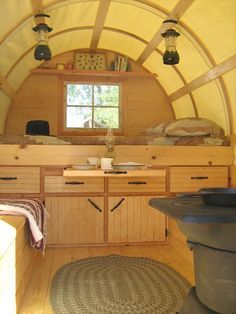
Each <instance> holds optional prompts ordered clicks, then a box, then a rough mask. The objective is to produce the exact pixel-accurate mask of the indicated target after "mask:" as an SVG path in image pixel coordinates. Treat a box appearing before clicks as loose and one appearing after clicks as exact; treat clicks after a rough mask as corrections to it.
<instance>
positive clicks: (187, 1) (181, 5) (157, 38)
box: [136, 0, 195, 64]
mask: <svg viewBox="0 0 236 314" xmlns="http://www.w3.org/2000/svg"><path fill="white" fill-rule="evenodd" d="M194 1H195V0H180V1H179V2H178V3H177V5H176V6H175V7H174V9H173V10H172V11H171V12H170V14H169V15H168V16H167V17H166V20H176V21H178V20H179V19H180V18H181V16H182V15H183V14H184V13H185V11H186V10H187V9H188V8H189V7H190V5H191V4H192V3H193V2H194ZM174 25H175V23H165V24H162V26H161V27H160V28H159V30H158V31H157V32H156V34H155V35H154V36H153V38H152V39H151V41H150V42H149V44H148V45H147V46H146V48H145V49H144V50H143V52H142V53H141V55H140V56H139V57H138V59H137V60H136V61H137V62H138V63H140V64H143V63H144V62H145V60H146V59H147V58H148V57H149V56H150V54H151V53H152V52H153V51H154V50H155V48H156V47H157V46H158V45H159V44H160V42H161V41H162V39H163V38H162V36H161V34H162V33H164V32H165V31H166V30H167V29H169V28H172V27H173V26H174Z"/></svg>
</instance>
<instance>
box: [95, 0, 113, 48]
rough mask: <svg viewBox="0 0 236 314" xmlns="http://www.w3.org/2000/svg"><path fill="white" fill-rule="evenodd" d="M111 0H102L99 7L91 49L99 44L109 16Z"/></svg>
mask: <svg viewBox="0 0 236 314" xmlns="http://www.w3.org/2000/svg"><path fill="white" fill-rule="evenodd" d="M110 4H111V0H101V1H100V3H99V7H98V13H97V17H96V22H95V25H94V30H93V36H92V39H91V45H90V49H91V50H96V49H97V46H98V42H99V39H100V37H101V34H102V30H103V27H104V23H105V20H106V17H107V12H108V10H109V7H110Z"/></svg>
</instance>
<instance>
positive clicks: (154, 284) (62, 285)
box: [50, 255, 190, 314]
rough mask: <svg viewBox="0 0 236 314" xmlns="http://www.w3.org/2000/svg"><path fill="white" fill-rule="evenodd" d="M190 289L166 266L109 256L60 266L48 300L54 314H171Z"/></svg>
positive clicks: (147, 261) (184, 281) (152, 261)
mask: <svg viewBox="0 0 236 314" xmlns="http://www.w3.org/2000/svg"><path fill="white" fill-rule="evenodd" d="M189 289H190V284H189V283H188V282H187V281H186V279H185V278H184V277H182V275H180V274H179V273H177V272H176V271H175V270H173V269H172V268H170V267H169V266H167V265H165V264H162V263H160V262H157V261H155V260H153V259H150V258H146V257H126V256H119V255H109V256H99V257H90V258H85V259H82V260H78V261H75V262H71V263H69V264H65V265H63V266H62V267H61V268H60V269H59V270H58V271H57V273H56V274H55V277H54V278H53V281H52V286H51V296H50V298H51V305H52V308H53V311H54V313H56V314H62V313H63V314H64V313H69V314H72V313H81V314H105V313H112V314H123V313H125V314H129V313H135V314H136V313H137V314H138V313H145V314H146V313H147V314H148V313H150V314H151V313H152V314H153V313H165V314H167V313H168V314H172V313H173V314H174V313H176V312H178V311H179V310H180V308H181V307H182V304H183V298H184V297H185V296H186V295H187V293H188V291H189Z"/></svg>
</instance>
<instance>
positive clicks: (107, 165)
mask: <svg viewBox="0 0 236 314" xmlns="http://www.w3.org/2000/svg"><path fill="white" fill-rule="evenodd" d="M112 164H113V158H101V169H103V170H109V169H112Z"/></svg>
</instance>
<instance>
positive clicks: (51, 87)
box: [5, 52, 174, 136]
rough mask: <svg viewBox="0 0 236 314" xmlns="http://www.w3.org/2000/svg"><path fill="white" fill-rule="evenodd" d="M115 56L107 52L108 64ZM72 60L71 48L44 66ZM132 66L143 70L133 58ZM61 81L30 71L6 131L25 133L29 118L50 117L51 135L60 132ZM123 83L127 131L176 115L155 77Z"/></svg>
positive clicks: (132, 133)
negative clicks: (59, 91)
mask: <svg viewBox="0 0 236 314" xmlns="http://www.w3.org/2000/svg"><path fill="white" fill-rule="evenodd" d="M113 58H114V54H111V53H107V60H108V61H107V63H108V64H109V63H110V61H111V60H112V59H113ZM72 60H73V52H69V53H66V54H62V55H60V56H58V57H55V58H54V59H52V60H51V61H50V62H48V63H47V64H45V66H47V67H50V68H52V67H53V68H55V67H56V64H57V63H65V64H66V63H67V62H71V61H72ZM131 70H132V71H144V70H143V68H142V67H139V66H138V65H136V64H135V63H134V62H132V64H131ZM59 82H60V80H59V79H58V77H57V76H53V75H52V76H51V75H37V74H31V75H29V77H28V79H27V80H26V81H25V82H24V84H23V85H22V86H21V88H20V90H19V92H18V93H17V95H16V98H15V100H14V102H13V103H12V104H11V106H10V110H9V113H8V117H7V123H6V129H5V135H23V134H24V133H25V126H26V122H27V121H28V120H47V121H49V123H50V133H51V135H58V134H57V121H58V106H60V104H61V103H62V100H61V99H60V97H59V95H58V89H59ZM124 84H125V88H124V92H125V95H124V96H125V97H124V113H125V121H124V129H125V132H126V134H125V135H127V136H136V135H139V134H140V133H142V132H143V131H144V130H145V129H146V128H148V127H151V126H155V125H157V124H158V123H160V122H163V121H166V120H169V119H173V118H174V116H173V112H172V109H171V106H170V103H169V102H168V98H167V96H166V94H165V92H164V91H163V89H162V88H161V87H160V86H159V84H158V83H157V81H156V79H155V78H153V77H150V78H129V79H127V80H126V81H125V82H124Z"/></svg>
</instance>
